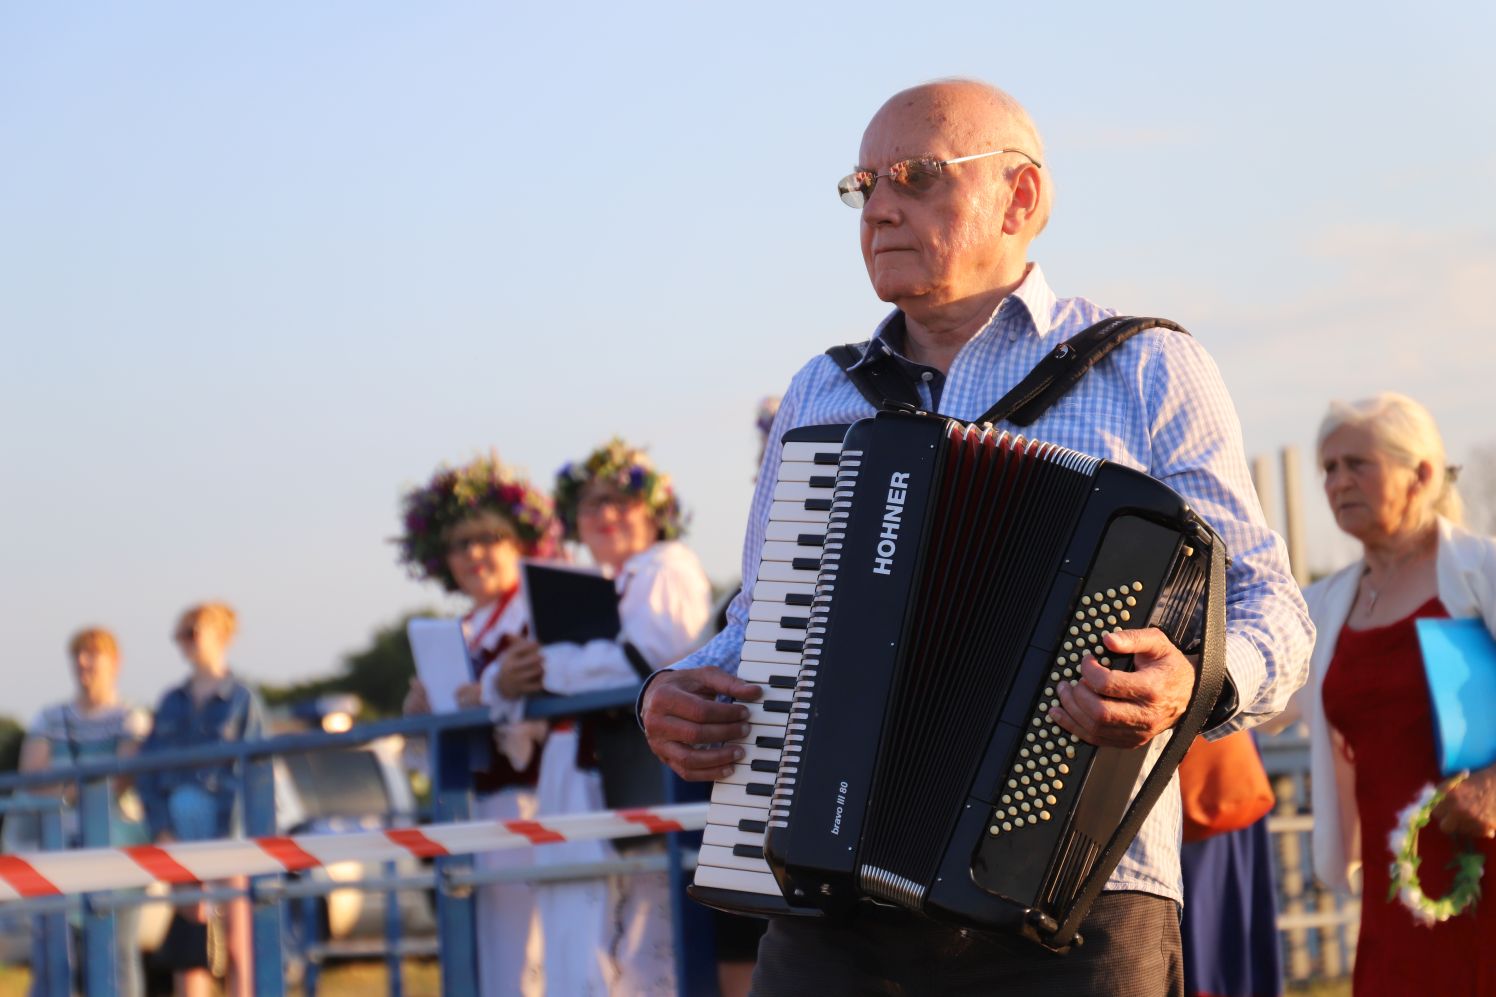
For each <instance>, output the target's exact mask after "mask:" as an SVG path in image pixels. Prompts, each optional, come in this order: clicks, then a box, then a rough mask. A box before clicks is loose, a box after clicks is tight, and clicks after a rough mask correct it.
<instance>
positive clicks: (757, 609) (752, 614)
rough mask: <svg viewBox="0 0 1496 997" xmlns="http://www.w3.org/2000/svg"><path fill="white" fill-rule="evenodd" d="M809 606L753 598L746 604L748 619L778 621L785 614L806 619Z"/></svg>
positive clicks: (808, 615)
mask: <svg viewBox="0 0 1496 997" xmlns="http://www.w3.org/2000/svg"><path fill="white" fill-rule="evenodd" d="M810 608H811V607H809V606H790V605H787V604H786V603H783V602H770V601H767V600H764V599H755V600H753V602H751V603H749V605H748V619H750V620H764V621H766V622H770V623H778V622H779V621H780V620H782V619H784V618H785V617H786V616H794V617H798V618H799V619H802V620H808V619H810Z"/></svg>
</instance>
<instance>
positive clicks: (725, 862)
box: [696, 845, 769, 872]
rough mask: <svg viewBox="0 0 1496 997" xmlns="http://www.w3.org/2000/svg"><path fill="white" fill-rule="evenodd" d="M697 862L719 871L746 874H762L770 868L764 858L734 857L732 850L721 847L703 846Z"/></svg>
mask: <svg viewBox="0 0 1496 997" xmlns="http://www.w3.org/2000/svg"><path fill="white" fill-rule="evenodd" d="M696 861H697V863H698V864H699V865H710V866H715V867H717V868H718V869H741V870H743V871H744V872H761V871H764V870H766V869H768V868H769V863H767V862H765V861H764V860H763V859H762V858H749V857H748V856H746V855H734V854H733V853H732V849H731V848H723V847H721V846H720V845H702V846H701V854H700V855H699V856H697V858H696Z"/></svg>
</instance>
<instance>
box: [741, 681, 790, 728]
mask: <svg viewBox="0 0 1496 997" xmlns="http://www.w3.org/2000/svg"><path fill="white" fill-rule="evenodd" d="M774 691H775V692H779V693H782V694H783V695H782V698H783V699H785V700H788V699H789V698H790V690H788V689H776V690H774ZM743 705H744V706H746V707H748V722H749V723H750V724H758V725H760V726H763V727H783V726H784V725H785V724H787V723H789V722H790V715H789V714H788V713H771V712H770V711H768V710H766V709H764V703H763V700H759V701H758V702H757V703H744V704H743Z"/></svg>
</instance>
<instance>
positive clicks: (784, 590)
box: [753, 577, 816, 609]
mask: <svg viewBox="0 0 1496 997" xmlns="http://www.w3.org/2000/svg"><path fill="white" fill-rule="evenodd" d="M792 592H793V593H795V594H796V595H808V596H810V597H811V598H814V597H815V594H816V587H815V585H813V584H802V583H798V582H775V581H770V580H768V579H766V578H763V577H760V578H759V580H758V581H756V582H754V583H753V598H754V599H756V600H758V601H761V602H784V599H785V596H787V595H789V594H790V593H792ZM795 608H796V609H809V608H810V607H809V606H796V607H795Z"/></svg>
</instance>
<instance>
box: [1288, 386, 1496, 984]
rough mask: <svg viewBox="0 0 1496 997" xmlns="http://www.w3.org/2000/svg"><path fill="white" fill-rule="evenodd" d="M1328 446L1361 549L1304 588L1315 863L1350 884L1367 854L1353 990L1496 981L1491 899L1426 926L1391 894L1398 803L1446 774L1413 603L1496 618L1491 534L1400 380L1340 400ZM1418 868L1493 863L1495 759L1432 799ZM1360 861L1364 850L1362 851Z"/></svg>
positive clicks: (1329, 418)
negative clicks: (1472, 852)
mask: <svg viewBox="0 0 1496 997" xmlns="http://www.w3.org/2000/svg"><path fill="white" fill-rule="evenodd" d="M1318 451H1319V460H1320V466H1321V468H1322V469H1323V471H1324V475H1325V478H1324V485H1325V497H1326V498H1327V499H1328V500H1329V502H1330V510H1331V512H1332V513H1333V514H1334V516H1335V522H1336V524H1337V525H1338V526H1339V527H1340V528H1341V529H1342V530H1344V531H1345V532H1346V533H1348V534H1349V535H1350V536H1352V537H1354V538H1356V539H1357V540H1358V541H1360V543H1361V549H1362V557H1361V559H1360V560H1359V561H1357V562H1356V563H1354V564H1352V565H1350V566H1349V567H1347V568H1345V569H1343V570H1341V571H1339V572H1337V573H1336V574H1334V575H1331V576H1330V577H1328V578H1325V579H1323V580H1321V581H1319V582H1316V583H1315V584H1314V585H1312V586H1310V587H1309V589H1308V591H1306V592H1305V598H1306V600H1307V602H1308V604H1309V611H1310V615H1311V616H1312V617H1313V618H1314V624H1315V626H1316V627H1317V628H1318V632H1319V639H1318V643H1317V644H1316V646H1315V648H1314V655H1313V658H1312V660H1311V676H1310V680H1309V685H1308V686H1306V688H1305V690H1304V699H1305V709H1306V713H1307V716H1308V719H1309V722H1310V764H1311V771H1312V773H1313V784H1312V792H1313V806H1314V865H1315V871H1316V873H1317V874H1318V876H1319V878H1320V879H1321V880H1322V881H1324V882H1325V883H1326V884H1327V885H1329V886H1331V887H1333V888H1336V889H1338V890H1348V889H1349V888H1350V887H1351V884H1352V883H1353V882H1354V881H1355V878H1356V871H1357V866H1361V876H1362V908H1361V933H1360V942H1359V944H1358V946H1357V958H1356V971H1355V982H1354V987H1355V993H1356V994H1357V995H1358V997H1362V995H1366V994H1409V993H1447V994H1496V957H1493V950H1492V949H1491V946H1490V944H1489V942H1490V940H1491V939H1492V938H1496V904H1489V903H1488V904H1483V905H1480V906H1479V907H1478V908H1477V909H1476V911H1475V912H1474V913H1473V914H1467V915H1462V916H1459V917H1455V918H1453V919H1451V920H1448V921H1445V922H1443V923H1440V924H1436V925H1434V926H1433V927H1432V928H1429V927H1425V926H1423V925H1422V924H1419V923H1418V922H1417V921H1415V919H1414V917H1413V915H1412V913H1411V912H1410V911H1409V910H1408V909H1407V908H1405V907H1404V906H1403V905H1401V904H1400V903H1398V902H1397V901H1396V899H1389V885H1390V872H1389V867H1390V865H1391V862H1392V858H1393V856H1392V852H1391V850H1390V848H1389V847H1388V839H1389V836H1390V835H1391V834H1392V833H1393V832H1394V830H1395V829H1396V827H1397V825H1398V820H1399V817H1398V812H1399V811H1400V810H1401V809H1402V808H1404V807H1406V806H1407V805H1408V804H1409V803H1410V802H1412V801H1413V799H1414V798H1415V797H1416V796H1417V795H1418V793H1419V791H1420V789H1421V788H1422V787H1423V786H1424V785H1425V784H1427V783H1430V782H1438V781H1439V762H1438V758H1437V747H1436V744H1435V740H1434V721H1433V707H1432V704H1431V700H1430V695H1429V691H1428V684H1427V681H1426V679H1425V677H1424V671H1423V664H1422V655H1421V653H1420V651H1419V643H1418V636H1417V628H1416V625H1415V623H1414V621H1415V620H1416V619H1418V618H1420V617H1446V616H1447V617H1479V618H1481V619H1482V620H1484V622H1485V625H1486V629H1487V630H1489V631H1491V632H1493V633H1496V541H1493V540H1492V539H1491V538H1489V537H1484V536H1477V535H1475V534H1472V533H1470V532H1468V531H1466V530H1464V529H1463V528H1461V526H1460V525H1459V524H1460V519H1461V512H1462V509H1461V502H1460V497H1459V495H1458V493H1457V492H1456V491H1455V487H1454V477H1455V469H1454V468H1451V467H1449V466H1448V464H1447V462H1446V458H1445V455H1444V444H1443V441H1442V439H1441V438H1440V436H1439V430H1438V427H1437V426H1436V425H1435V424H1434V420H1433V417H1432V416H1431V415H1429V413H1428V410H1427V409H1425V408H1424V407H1423V406H1422V405H1420V404H1418V403H1417V402H1415V401H1413V400H1412V399H1411V398H1408V397H1406V396H1404V395H1399V394H1393V393H1390V392H1388V393H1383V394H1380V395H1377V396H1376V397H1374V398H1369V399H1365V400H1363V401H1359V402H1353V403H1349V404H1347V403H1344V402H1336V403H1334V404H1332V405H1331V407H1330V411H1329V413H1328V414H1327V415H1326V416H1325V419H1324V422H1323V423H1322V424H1321V425H1320V431H1319V444H1318ZM1434 822H1435V823H1437V824H1438V825H1439V827H1440V828H1441V829H1442V830H1443V831H1444V832H1446V833H1444V834H1438V833H1433V834H1426V835H1424V837H1423V841H1422V844H1421V851H1422V854H1423V862H1422V864H1421V866H1420V868H1419V872H1420V874H1421V876H1422V878H1423V888H1424V890H1425V891H1426V892H1427V893H1428V894H1429V895H1430V896H1440V895H1443V894H1444V893H1446V892H1447V891H1448V890H1449V889H1450V886H1451V882H1452V877H1453V873H1452V870H1451V869H1450V868H1449V867H1450V864H1451V862H1452V859H1453V857H1454V855H1455V854H1456V851H1457V849H1458V848H1459V845H1458V843H1457V842H1456V840H1455V838H1454V837H1451V836H1459V837H1460V838H1465V839H1474V840H1475V841H1476V842H1478V847H1479V848H1481V849H1482V850H1483V852H1484V854H1485V855H1486V857H1487V864H1488V866H1489V867H1491V868H1496V847H1493V842H1492V840H1491V839H1492V838H1493V837H1496V765H1493V766H1490V767H1488V768H1486V769H1483V770H1480V771H1477V772H1473V773H1471V775H1470V776H1469V778H1467V779H1466V780H1465V781H1464V782H1462V783H1460V784H1459V785H1457V786H1456V787H1455V788H1454V789H1453V790H1452V791H1451V792H1450V794H1449V796H1448V797H1447V798H1446V799H1445V801H1444V802H1443V803H1442V804H1441V805H1440V807H1439V808H1438V809H1436V810H1435V811H1434ZM1363 861H1364V865H1362V863H1363Z"/></svg>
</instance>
